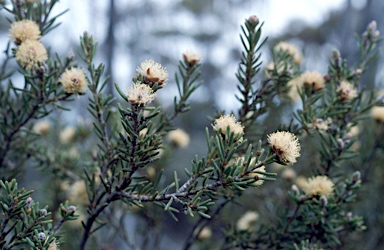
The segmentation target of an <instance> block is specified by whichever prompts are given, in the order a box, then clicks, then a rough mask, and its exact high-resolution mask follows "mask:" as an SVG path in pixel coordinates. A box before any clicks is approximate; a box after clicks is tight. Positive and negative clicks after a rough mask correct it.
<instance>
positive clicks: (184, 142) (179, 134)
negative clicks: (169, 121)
mask: <svg viewBox="0 0 384 250" xmlns="http://www.w3.org/2000/svg"><path fill="white" fill-rule="evenodd" d="M167 137H168V141H169V142H171V143H172V144H174V145H176V146H178V147H181V148H185V147H186V146H188V144H189V135H188V134H187V133H186V132H185V131H184V130H182V129H175V130H172V131H170V132H169V133H168V136H167Z"/></svg>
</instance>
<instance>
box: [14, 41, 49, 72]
mask: <svg viewBox="0 0 384 250" xmlns="http://www.w3.org/2000/svg"><path fill="white" fill-rule="evenodd" d="M47 59H48V57H47V50H46V49H45V47H44V45H43V44H41V43H40V42H39V41H35V40H26V41H25V42H23V43H22V44H21V45H20V46H19V47H18V48H17V50H16V60H17V61H18V62H19V64H20V65H21V66H22V67H23V68H26V69H28V70H30V69H32V68H34V67H36V66H37V63H39V62H40V63H41V62H44V61H45V60H47Z"/></svg>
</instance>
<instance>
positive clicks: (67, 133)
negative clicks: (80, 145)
mask: <svg viewBox="0 0 384 250" xmlns="http://www.w3.org/2000/svg"><path fill="white" fill-rule="evenodd" d="M75 134H76V130H75V128H74V127H72V126H68V127H66V128H65V129H64V130H63V131H61V132H60V135H59V140H60V142H61V143H62V144H68V143H70V142H71V141H72V140H73V139H74V138H75Z"/></svg>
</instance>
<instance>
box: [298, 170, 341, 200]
mask: <svg viewBox="0 0 384 250" xmlns="http://www.w3.org/2000/svg"><path fill="white" fill-rule="evenodd" d="M302 189H303V191H304V193H305V194H306V195H308V196H321V195H323V196H325V197H329V196H330V195H331V193H332V192H333V189H334V184H333V182H332V181H331V180H330V179H329V178H328V177H327V176H324V175H322V176H316V177H312V178H309V179H308V180H307V182H306V183H305V184H304V186H303V187H302Z"/></svg>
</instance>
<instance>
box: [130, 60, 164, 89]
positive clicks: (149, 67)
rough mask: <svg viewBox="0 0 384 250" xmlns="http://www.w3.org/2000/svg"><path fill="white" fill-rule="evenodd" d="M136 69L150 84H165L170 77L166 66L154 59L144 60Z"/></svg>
mask: <svg viewBox="0 0 384 250" xmlns="http://www.w3.org/2000/svg"><path fill="white" fill-rule="evenodd" d="M136 71H137V73H139V74H141V75H142V76H143V78H144V82H145V83H147V84H149V85H150V86H152V85H153V84H154V83H156V82H157V83H158V84H159V85H163V84H165V82H166V81H167V79H168V73H167V71H166V70H165V68H164V67H163V66H161V64H160V63H155V62H154V61H152V60H146V61H144V62H142V63H141V65H140V67H139V68H137V69H136Z"/></svg>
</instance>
